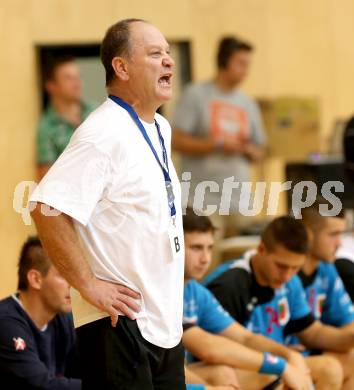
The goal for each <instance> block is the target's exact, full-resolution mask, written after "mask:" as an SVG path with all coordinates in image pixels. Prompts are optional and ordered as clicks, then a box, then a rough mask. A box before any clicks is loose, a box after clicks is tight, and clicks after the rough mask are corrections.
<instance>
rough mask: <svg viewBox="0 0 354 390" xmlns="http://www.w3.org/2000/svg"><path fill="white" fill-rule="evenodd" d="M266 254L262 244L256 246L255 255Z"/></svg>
mask: <svg viewBox="0 0 354 390" xmlns="http://www.w3.org/2000/svg"><path fill="white" fill-rule="evenodd" d="M266 252H267V249H266V247H265V245H264V243H263V242H262V241H261V242H260V243H259V244H258V246H257V253H258V254H259V255H264V254H265V253H266Z"/></svg>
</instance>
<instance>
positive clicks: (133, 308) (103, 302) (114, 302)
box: [80, 278, 140, 326]
mask: <svg viewBox="0 0 354 390" xmlns="http://www.w3.org/2000/svg"><path fill="white" fill-rule="evenodd" d="M80 294H81V296H82V297H83V298H84V299H85V300H86V301H87V302H89V303H90V304H91V305H93V306H95V307H97V308H98V309H100V310H102V311H104V312H106V313H108V314H109V315H110V317H111V322H112V326H116V325H117V323H118V315H119V314H123V315H126V316H127V317H129V318H130V319H132V320H134V319H135V315H134V312H135V313H138V312H139V311H140V307H139V305H138V304H137V303H136V302H135V301H134V299H139V298H140V294H139V293H137V292H136V291H133V290H132V289H130V288H128V287H126V286H122V285H121V284H116V283H111V282H106V281H104V280H99V279H97V278H93V279H92V280H91V281H90V283H89V285H88V286H87V287H86V288H82V289H80Z"/></svg>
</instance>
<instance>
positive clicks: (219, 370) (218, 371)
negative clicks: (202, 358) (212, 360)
mask: <svg viewBox="0 0 354 390" xmlns="http://www.w3.org/2000/svg"><path fill="white" fill-rule="evenodd" d="M214 380H215V383H229V384H234V383H237V377H236V371H235V369H234V368H232V367H229V366H224V365H219V366H217V367H215V370H214Z"/></svg>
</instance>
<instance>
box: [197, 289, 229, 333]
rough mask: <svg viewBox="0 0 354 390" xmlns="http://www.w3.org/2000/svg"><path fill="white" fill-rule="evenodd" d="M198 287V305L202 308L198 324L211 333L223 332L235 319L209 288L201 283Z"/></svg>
mask: <svg viewBox="0 0 354 390" xmlns="http://www.w3.org/2000/svg"><path fill="white" fill-rule="evenodd" d="M198 287H199V288H198V290H199V291H198V296H199V298H198V306H199V308H200V318H199V321H198V322H199V323H198V325H199V326H200V327H201V328H202V329H204V330H206V331H208V332H211V333H220V332H222V331H223V330H224V329H226V328H227V327H229V326H230V325H231V324H233V323H234V322H235V321H234V320H233V319H232V317H231V316H230V314H229V313H228V312H227V311H226V310H225V309H224V308H223V307H222V306H221V305H220V303H219V302H218V301H217V299H216V298H215V297H214V295H213V294H212V293H211V292H210V291H209V290H207V289H206V288H205V287H203V286H201V285H198Z"/></svg>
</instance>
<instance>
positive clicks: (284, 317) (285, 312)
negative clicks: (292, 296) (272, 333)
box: [278, 297, 290, 325]
mask: <svg viewBox="0 0 354 390" xmlns="http://www.w3.org/2000/svg"><path fill="white" fill-rule="evenodd" d="M278 307H279V324H280V325H286V324H287V323H288V321H289V318H290V312H289V304H288V300H287V299H286V297H284V298H281V299H279V302H278Z"/></svg>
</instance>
